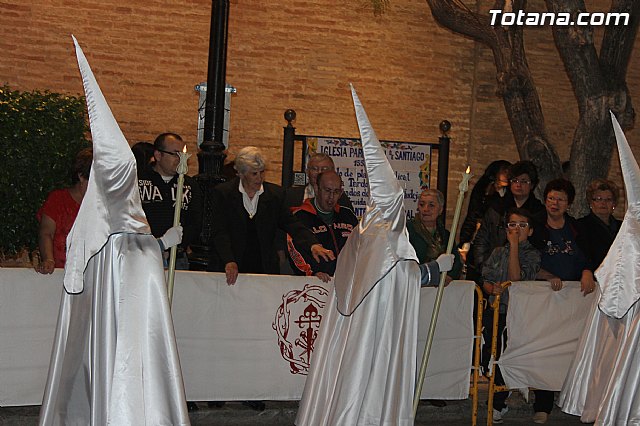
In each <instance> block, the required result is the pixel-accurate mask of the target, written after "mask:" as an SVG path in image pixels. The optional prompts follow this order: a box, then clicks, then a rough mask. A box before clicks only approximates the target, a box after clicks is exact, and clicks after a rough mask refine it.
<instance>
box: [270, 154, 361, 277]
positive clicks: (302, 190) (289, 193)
mask: <svg viewBox="0 0 640 426" xmlns="http://www.w3.org/2000/svg"><path fill="white" fill-rule="evenodd" d="M335 169H336V167H335V164H334V163H333V160H332V159H331V157H330V156H328V155H327V154H325V153H322V152H314V153H312V154H311V155H309V160H308V161H307V169H306V171H305V172H306V174H307V185H305V186H292V187H290V188H285V194H284V204H285V206H287V208H289V209H293V208H294V207H299V206H300V205H301V204H302V203H303V202H304V201H305V200H306V199H309V198H313V197H315V196H316V185H317V179H318V175H319V174H320V173H323V172H327V171H335ZM338 204H339V205H340V206H343V207H346V208H348V209H349V210H353V204H351V200H350V199H349V197H348V196H347V194H345V193H344V191H343V192H342V195H340V198H339V199H338ZM276 238H277V240H276V250H277V253H278V259H279V262H280V273H281V274H288V275H291V274H296V273H298V272H296V271H295V269H292V267H291V260H290V259H289V256H288V254H287V251H288V248H287V241H286V240H287V238H286V234H285V233H284V232H278V235H277V236H276Z"/></svg>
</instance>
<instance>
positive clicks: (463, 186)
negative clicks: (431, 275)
mask: <svg viewBox="0 0 640 426" xmlns="http://www.w3.org/2000/svg"><path fill="white" fill-rule="evenodd" d="M472 176H473V175H472V174H471V167H467V170H466V172H464V173H463V174H462V182H460V186H459V187H458V189H459V190H460V192H459V193H458V203H457V204H456V211H455V213H454V215H453V223H452V224H451V232H450V234H449V242H448V243H447V251H446V253H447V254H451V250H453V241H454V240H455V235H456V231H457V229H458V221H459V220H460V211H461V210H462V202H463V201H464V193H465V192H467V190H468V189H469V179H471V177H472ZM446 278H447V273H446V272H441V273H440V284H439V285H438V293H437V295H436V302H435V304H434V307H433V313H432V314H431V323H430V324H429V333H428V334H427V343H426V345H425V347H424V354H423V355H422V365H420V373H419V374H418V383H417V384H416V391H415V394H414V395H413V416H414V417H415V415H416V413H417V412H418V403H419V402H420V394H421V393H422V385H423V384H424V377H425V375H426V373H427V362H428V361H429V353H430V352H431V346H432V344H433V336H434V335H435V332H436V321H437V320H438V313H439V312H440V304H441V303H442V295H443V294H444V283H445V280H446Z"/></svg>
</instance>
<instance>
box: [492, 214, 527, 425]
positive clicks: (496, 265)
mask: <svg viewBox="0 0 640 426" xmlns="http://www.w3.org/2000/svg"><path fill="white" fill-rule="evenodd" d="M532 234H533V219H532V216H531V214H530V213H529V212H528V211H527V210H525V209H522V208H518V207H514V208H512V209H510V210H509V212H508V213H507V243H506V244H505V245H504V246H503V247H498V248H496V249H494V250H493V252H492V253H491V255H490V256H489V258H488V259H487V261H486V262H485V264H484V267H483V268H482V277H483V279H484V282H483V290H484V292H485V293H487V294H490V295H491V296H490V297H489V302H490V303H489V305H487V310H486V311H485V315H484V316H483V322H484V341H485V342H486V343H485V345H484V346H483V350H482V354H483V366H484V367H485V368H487V367H488V360H489V358H490V356H491V352H490V351H491V338H492V335H493V310H492V309H491V304H493V301H494V299H495V296H497V295H500V308H499V318H498V346H497V347H498V353H497V354H496V356H497V357H499V356H500V352H501V348H502V347H503V345H502V344H501V340H502V334H503V332H504V328H505V326H506V323H507V306H508V303H509V290H508V289H507V288H504V287H503V286H502V285H501V283H503V282H505V281H529V280H534V279H535V277H536V274H537V273H538V271H539V269H540V253H539V252H538V250H537V249H536V248H535V247H534V246H533V245H532V244H531V243H530V242H529V237H530V236H531V235H532ZM506 340H507V336H506V333H505V336H504V347H506ZM495 374H496V378H495V383H496V385H498V386H501V385H504V380H503V379H502V374H500V370H499V369H498V368H497V367H496V370H495ZM508 396H509V392H497V393H496V394H495V396H494V399H493V403H494V405H493V422H494V423H502V416H503V415H504V414H506V412H507V411H508V407H507V405H506V403H505V401H506V399H507V397H508Z"/></svg>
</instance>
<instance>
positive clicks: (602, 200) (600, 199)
mask: <svg viewBox="0 0 640 426" xmlns="http://www.w3.org/2000/svg"><path fill="white" fill-rule="evenodd" d="M591 201H593V202H596V201H597V202H599V203H600V202H604V203H613V198H603V197H593V198H592V199H591Z"/></svg>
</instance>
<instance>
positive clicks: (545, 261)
mask: <svg viewBox="0 0 640 426" xmlns="http://www.w3.org/2000/svg"><path fill="white" fill-rule="evenodd" d="M575 195H576V190H575V188H574V187H573V185H572V184H571V182H569V181H568V180H566V179H562V178H560V179H554V180H552V181H550V182H549V183H548V184H547V186H546V187H545V189H544V198H545V203H544V205H545V209H546V212H547V219H546V223H545V224H544V226H539V227H537V228H536V229H535V230H534V232H533V237H532V243H533V244H534V245H535V246H536V247H537V248H538V250H540V254H541V264H540V271H539V272H538V275H537V277H536V278H537V279H540V280H545V281H549V283H550V284H551V289H552V290H553V291H559V290H561V289H562V287H563V281H580V288H581V290H582V292H583V293H584V295H585V296H586V295H587V294H590V293H592V292H593V291H594V289H595V281H594V278H593V268H592V266H591V262H590V260H589V258H588V251H587V249H586V247H587V241H586V238H585V235H584V234H583V233H581V232H580V227H579V226H578V223H577V221H576V220H575V219H574V218H572V217H571V216H569V215H568V214H567V210H568V209H569V206H571V203H573V200H574V198H575ZM535 395H536V400H535V403H534V404H533V409H534V411H535V415H534V417H533V421H534V423H545V422H546V421H547V418H548V416H549V413H551V410H552V408H553V392H552V391H546V390H536V391H535Z"/></svg>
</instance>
